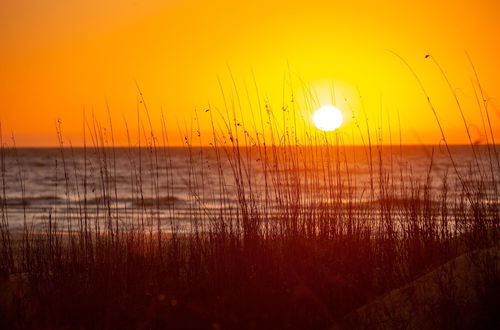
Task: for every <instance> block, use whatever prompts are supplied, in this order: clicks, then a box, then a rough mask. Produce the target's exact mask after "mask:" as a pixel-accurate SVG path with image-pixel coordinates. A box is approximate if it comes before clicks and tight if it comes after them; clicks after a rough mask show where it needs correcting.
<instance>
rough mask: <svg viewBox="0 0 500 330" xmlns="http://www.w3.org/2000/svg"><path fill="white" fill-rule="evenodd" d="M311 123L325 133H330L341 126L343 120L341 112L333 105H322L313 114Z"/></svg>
mask: <svg viewBox="0 0 500 330" xmlns="http://www.w3.org/2000/svg"><path fill="white" fill-rule="evenodd" d="M312 121H313V123H314V126H316V128H318V129H320V130H322V131H325V132H331V131H334V130H336V129H337V128H339V127H340V126H341V125H342V122H343V121H344V118H343V116H342V111H340V110H339V109H337V108H335V107H334V106H333V105H324V106H322V107H321V108H319V109H318V110H316V111H315V112H314V113H313V115H312Z"/></svg>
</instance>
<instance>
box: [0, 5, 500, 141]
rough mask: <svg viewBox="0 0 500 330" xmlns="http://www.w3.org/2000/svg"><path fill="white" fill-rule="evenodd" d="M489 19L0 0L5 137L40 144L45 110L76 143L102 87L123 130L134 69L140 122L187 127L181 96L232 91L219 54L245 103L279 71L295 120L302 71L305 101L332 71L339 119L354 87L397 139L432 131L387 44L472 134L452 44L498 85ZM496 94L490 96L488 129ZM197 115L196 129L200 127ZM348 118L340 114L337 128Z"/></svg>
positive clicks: (459, 57)
mask: <svg viewBox="0 0 500 330" xmlns="http://www.w3.org/2000/svg"><path fill="white" fill-rule="evenodd" d="M499 31H500V2H499V1H497V0H478V1H464V0H455V1H436V0H433V1H428V0H421V1H412V2H411V3H410V2H409V1H401V0H400V1H394V0H386V1H380V0H377V1H375V0H352V1H342V2H341V1H334V0H328V1H326V0H325V1H320V0H308V1H296V0H286V1H285V0H279V1H272V3H271V1H264V0H254V1H249V2H244V1H225V0H224V1H221V0H211V1H208V0H170V1H160V0H149V1H147V0H72V1H59V0H2V1H1V2H0V50H1V51H0V78H1V80H0V93H1V97H0V120H1V122H2V127H3V133H4V135H7V134H10V133H11V132H13V133H14V134H15V136H16V142H17V144H18V145H24V146H42V145H54V144H56V142H57V140H56V134H55V129H54V121H55V120H56V119H57V118H61V119H62V123H63V130H64V135H65V136H66V137H68V138H69V139H71V140H72V141H73V143H74V144H78V143H80V142H81V130H82V111H83V109H84V108H85V109H86V111H87V113H90V112H91V111H92V110H93V111H94V112H95V114H96V116H97V117H99V118H105V116H106V110H105V109H106V105H105V104H106V100H107V102H108V103H109V106H110V108H111V112H112V115H113V117H114V118H115V120H116V121H117V124H116V127H115V130H116V131H117V134H118V135H120V136H122V137H123V136H124V133H123V129H122V128H121V127H122V126H123V125H121V122H122V121H123V118H125V119H127V120H128V121H132V122H133V121H134V120H135V117H136V101H137V97H138V93H137V89H136V85H135V82H137V83H138V85H139V86H140V87H141V89H142V91H143V93H144V96H145V98H146V100H147V103H148V105H149V108H150V111H151V116H152V118H153V125H155V126H159V124H158V123H159V118H160V115H159V113H160V109H164V110H165V112H166V114H167V118H168V121H169V123H168V125H169V127H170V128H171V132H170V133H171V135H172V137H173V139H174V140H175V139H177V140H179V138H178V126H181V127H186V126H185V124H184V123H189V122H190V118H191V117H192V113H193V111H194V109H199V110H201V111H203V110H204V109H206V108H207V106H208V104H211V105H212V106H215V107H219V108H222V107H223V101H222V99H221V92H220V88H219V85H218V81H217V79H218V78H217V77H219V78H220V80H221V83H222V85H223V86H224V88H225V89H226V90H227V93H228V95H227V96H228V97H230V96H231V95H235V94H234V92H231V91H230V89H231V88H232V82H231V78H230V75H229V73H228V65H229V67H230V68H231V71H232V73H233V75H234V77H235V80H236V84H237V85H238V90H240V91H242V93H243V91H244V90H245V86H247V87H248V86H251V87H252V88H250V94H251V95H252V96H251V97H250V99H251V101H252V102H254V103H256V98H255V95H256V94H257V93H256V92H255V89H253V86H254V84H253V78H252V77H253V75H252V71H253V73H254V75H255V79H256V81H257V84H258V88H259V94H260V96H262V97H266V99H267V100H269V102H270V103H271V104H272V105H273V107H274V108H277V109H279V108H280V107H281V103H282V102H283V101H282V100H283V95H284V94H283V84H284V83H283V82H284V76H285V75H287V76H290V77H292V79H291V80H292V86H293V88H294V90H295V94H296V97H297V100H298V103H297V108H298V109H297V111H299V112H300V113H301V114H303V118H304V120H305V122H304V123H305V125H308V124H309V115H308V114H309V112H310V110H311V109H310V108H311V107H315V106H316V105H310V106H306V105H305V103H304V97H305V96H304V95H303V94H304V93H303V92H302V91H303V90H304V89H303V85H307V86H308V88H310V90H313V91H314V92H315V93H316V94H318V98H319V102H318V103H325V102H329V101H331V97H330V96H331V95H329V93H330V90H331V89H330V87H331V86H332V85H333V86H334V87H335V96H336V98H335V100H336V102H337V106H338V107H339V108H341V109H342V110H343V111H344V112H345V116H346V118H347V119H349V118H350V117H351V113H350V110H349V109H348V108H350V109H352V110H353V111H354V112H355V113H361V112H362V110H361V102H360V98H359V95H361V97H362V100H363V102H362V103H363V104H364V109H365V110H364V111H365V112H366V115H367V116H368V119H369V121H370V123H371V125H373V127H376V126H377V125H380V122H382V128H383V129H384V127H385V126H384V125H386V126H388V125H389V123H390V125H391V127H392V128H393V129H394V127H396V126H397V114H398V113H399V116H400V118H401V127H402V131H403V132H402V133H403V140H404V142H405V143H439V139H440V136H439V132H438V130H437V126H436V123H435V121H434V119H433V117H432V113H431V112H430V110H429V109H428V107H427V106H426V103H425V98H424V97H423V95H422V92H421V90H420V89H419V88H418V85H417V83H416V82H415V80H414V79H413V78H412V76H411V74H410V73H409V71H408V69H407V68H406V67H405V66H404V65H403V64H402V63H401V61H399V60H398V59H397V58H396V57H395V56H394V55H392V54H391V53H390V52H389V51H388V50H391V51H394V52H397V53H398V54H400V55H401V56H402V57H404V58H405V59H406V60H407V61H408V62H409V63H410V64H411V66H412V67H413V68H414V70H415V71H416V72H417V74H418V75H419V76H420V78H421V79H422V82H423V83H424V85H425V87H426V88H427V90H428V92H429V94H430V96H431V99H432V100H433V102H434V103H435V105H436V108H437V110H438V111H439V115H440V118H441V120H442V123H443V126H444V128H445V131H446V133H447V136H448V139H449V141H450V142H451V143H465V142H467V139H466V135H465V131H464V128H463V123H462V121H461V118H460V114H459V112H458V110H457V108H456V106H455V105H454V100H453V97H452V95H451V93H450V91H449V89H448V88H447V85H446V83H445V81H444V80H443V79H442V76H441V75H440V73H439V70H438V69H437V67H436V66H435V65H434V64H433V62H432V61H431V60H429V59H425V58H424V55H425V54H427V53H431V54H433V56H434V57H435V58H436V59H437V60H438V61H439V63H440V64H441V65H442V66H443V68H444V70H445V71H446V73H447V74H448V76H449V78H450V81H451V82H452V84H453V85H454V87H455V88H456V90H457V95H458V96H459V98H460V100H461V102H463V106H464V111H465V115H466V117H467V120H468V122H469V123H470V125H471V127H472V128H471V133H472V135H473V139H474V140H478V141H483V142H484V137H482V136H481V134H480V132H479V131H478V129H476V128H475V127H481V125H482V124H481V117H480V116H479V111H478V109H477V105H476V103H475V99H474V90H473V88H472V86H471V78H472V77H473V74H472V72H471V69H470V65H469V63H468V61H467V57H466V55H465V51H467V52H468V53H469V54H470V56H471V57H472V59H473V61H474V63H475V65H476V68H477V70H478V72H479V75H480V78H481V82H482V84H483V87H484V88H485V90H486V92H487V94H488V96H489V97H493V98H494V97H499V96H500V79H499V78H498V77H500V33H499ZM288 67H289V68H290V69H288ZM285 85H286V86H287V88H285V89H286V90H287V92H286V93H285V99H288V98H289V93H288V87H289V86H290V83H288V82H287V81H286V82H285ZM243 94H244V93H243ZM300 102H302V103H300ZM497 104H498V102H496V101H492V103H491V106H492V107H491V108H490V110H491V116H492V117H491V118H492V121H493V124H494V129H495V132H496V138H498V140H500V130H499V129H500V125H499V124H498V123H499V122H500V117H499V112H498V106H497ZM319 105H320V104H318V106H319ZM243 108H244V114H243V115H244V116H250V112H249V110H248V109H247V106H246V105H245V104H243ZM201 115H202V116H203V114H201ZM381 115H382V119H380V118H381V117H380V116H381ZM205 117H206V116H205ZM205 117H202V118H201V119H200V122H201V126H202V127H201V129H202V131H204V130H208V129H209V125H208V121H207V120H206V118H205ZM204 118H205V119H204ZM187 125H188V124H187ZM353 125H354V124H353V121H352V120H347V122H346V124H345V125H344V127H343V128H342V129H343V130H345V131H346V132H350V131H352V126H353ZM384 132H388V130H387V129H385V130H384ZM179 141H180V140H179ZM353 141H354V142H355V143H359V141H357V140H356V139H354V140H353ZM174 142H176V143H177V141H174ZM384 142H388V138H387V137H384Z"/></svg>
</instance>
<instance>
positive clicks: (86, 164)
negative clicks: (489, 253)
mask: <svg viewBox="0 0 500 330" xmlns="http://www.w3.org/2000/svg"><path fill="white" fill-rule="evenodd" d="M490 148H492V147H490ZM451 153H452V157H453V160H454V162H455V167H453V165H452V162H451V159H450V156H449V154H448V153H446V152H445V151H444V150H441V149H440V148H439V147H437V146H436V147H415V146H404V147H400V146H394V147H389V146H387V147H383V148H381V149H379V148H377V147H374V148H372V150H368V149H367V148H363V147H340V148H334V147H331V148H325V147H303V148H293V147H289V148H277V149H273V148H267V149H266V150H265V151H264V150H263V148H262V147H261V148H250V147H249V148H241V149H239V151H236V150H235V149H214V148H202V149H187V148H166V149H157V150H148V149H142V150H139V149H129V148H117V149H115V150H112V149H99V150H94V149H87V150H86V151H85V150H83V149H74V150H70V149H64V151H63V153H61V150H60V149H18V150H17V151H13V150H7V151H6V158H5V173H4V176H3V179H4V180H3V181H4V183H3V184H2V186H3V188H4V193H3V194H2V205H3V217H6V218H8V220H9V223H10V226H11V227H12V228H22V226H23V224H24V221H25V220H26V222H27V223H28V224H29V225H31V226H34V228H35V229H36V228H43V227H44V226H46V224H47V221H48V219H49V218H50V219H51V221H52V220H55V219H57V220H59V221H61V222H62V223H64V224H65V225H64V226H66V228H70V227H67V226H68V225H71V226H72V225H73V224H74V223H76V222H77V221H78V219H81V218H82V217H84V218H85V219H86V220H89V221H92V220H98V222H105V221H106V220H109V219H112V220H113V221H115V220H116V221H118V222H120V223H121V224H122V225H130V226H131V227H133V226H134V224H136V223H139V222H141V223H144V222H145V223H146V225H148V224H149V225H151V226H154V227H156V226H158V225H160V226H161V227H162V228H163V230H166V231H171V230H172V229H175V230H179V231H184V232H186V231H187V232H189V231H191V230H193V223H196V225H198V226H201V227H200V228H201V229H200V230H203V228H204V226H205V225H207V224H208V223H210V221H214V220H216V219H222V218H224V219H226V220H227V219H239V218H241V217H245V216H247V217H248V216H250V217H257V218H259V220H260V221H261V223H266V222H269V221H272V219H273V217H277V216H278V215H280V214H282V213H284V212H285V211H284V210H288V211H286V212H288V213H289V212H290V210H294V212H295V213H294V214H295V215H294V216H296V217H304V218H305V217H307V214H311V213H314V212H315V213H324V214H325V215H329V216H332V214H333V213H334V216H336V217H351V218H364V219H365V220H369V219H373V218H380V217H381V214H382V213H383V212H384V208H383V207H381V206H380V205H382V204H384V203H385V202H387V201H388V200H389V201H390V205H391V208H392V210H391V212H393V214H397V213H398V211H401V209H400V208H399V207H398V205H402V204H405V203H408V202H409V200H408V198H409V197H412V196H413V197H414V198H415V199H420V198H428V200H429V201H428V204H430V205H432V204H433V203H435V204H436V207H438V205H439V203H442V201H443V198H445V200H446V202H449V203H453V202H456V200H457V199H460V198H463V197H464V196H463V191H464V189H463V187H464V186H466V187H468V188H467V189H470V191H475V189H480V190H481V191H483V192H484V195H483V196H482V202H483V203H491V204H496V203H498V196H497V194H495V193H494V189H495V185H497V184H498V182H495V183H494V182H493V180H498V179H497V178H496V177H495V175H494V173H498V169H497V168H496V163H495V162H491V161H490V159H491V158H490V156H491V149H490V150H488V147H487V146H476V153H477V155H478V157H477V158H475V157H474V155H473V153H472V151H471V147H470V146H452V147H451ZM238 154H239V157H236V155H238ZM492 166H495V168H494V169H493V168H492ZM457 172H458V173H459V174H460V179H458V176H457ZM492 173H493V175H492ZM444 185H446V187H447V189H443V187H444ZM477 185H480V187H477ZM415 192H417V195H416V196H415ZM444 192H446V196H444V197H443V193H444ZM426 194H427V195H426ZM426 196H427V197H426ZM429 196H430V197H429ZM410 202H411V201H410ZM385 204H387V203H385ZM360 210H361V211H360ZM363 210H364V211H363ZM332 212H333V213H332Z"/></svg>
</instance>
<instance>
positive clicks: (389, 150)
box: [0, 62, 500, 329]
mask: <svg viewBox="0 0 500 330" xmlns="http://www.w3.org/2000/svg"><path fill="white" fill-rule="evenodd" d="M436 64H437V62H436ZM438 67H439V66H438ZM439 68H440V70H442V69H441V67H439ZM443 74H444V71H443ZM415 77H417V79H418V76H417V75H416V74H415ZM445 78H446V76H445ZM446 80H447V78H446ZM232 82H233V85H232V86H231V87H230V88H229V89H230V93H227V91H226V90H225V89H224V88H223V86H222V84H221V90H222V94H223V97H224V103H225V106H224V107H223V108H222V109H217V108H215V107H211V108H209V109H206V110H205V111H203V112H202V113H195V115H194V117H195V120H193V123H194V124H193V125H192V127H189V128H187V129H184V130H182V129H180V132H181V134H182V139H183V141H184V143H185V146H184V147H169V143H170V141H169V138H168V134H167V132H168V131H169V130H172V127H167V123H168V122H169V120H168V117H167V115H165V114H162V116H161V118H162V120H161V130H160V132H159V133H156V132H155V131H154V129H153V124H152V121H151V119H150V115H149V109H148V107H147V104H146V100H145V98H144V97H143V94H142V92H141V91H140V90H139V100H140V105H141V109H140V110H139V111H138V115H137V122H136V123H135V124H134V125H129V123H125V126H126V130H127V137H128V147H117V146H115V136H114V134H115V133H114V129H113V126H116V125H114V124H116V123H114V122H113V120H112V119H111V115H109V120H108V122H107V123H102V122H99V121H98V120H96V119H95V118H94V117H93V116H91V118H89V117H88V116H87V117H86V118H84V125H85V128H84V146H83V147H81V148H74V147H72V146H71V145H68V144H67V142H66V141H65V140H64V138H63V133H62V127H61V125H60V123H58V124H57V125H56V126H57V137H58V141H59V146H60V147H59V148H58V150H57V153H58V155H57V156H56V157H55V159H56V160H55V162H54V166H53V173H52V174H49V173H47V175H48V176H51V177H52V180H51V182H53V183H54V185H53V186H51V189H53V195H54V201H53V202H54V205H56V204H57V203H58V202H60V201H58V200H57V198H58V197H57V196H60V194H62V195H64V196H65V198H64V199H63V200H64V201H63V205H57V207H55V206H54V207H52V208H50V209H49V210H48V211H46V214H45V216H44V217H42V218H35V219H33V218H30V214H29V207H30V204H29V201H28V200H27V198H26V196H27V186H26V181H25V175H26V172H25V171H26V167H25V165H24V164H23V153H27V152H29V150H25V149H22V148H21V149H19V148H16V147H15V145H13V143H6V142H5V141H3V140H2V141H0V144H1V148H0V163H1V181H2V198H1V214H2V219H1V226H0V235H1V245H0V247H1V250H0V251H1V252H0V254H1V258H0V272H1V274H2V276H3V277H4V280H3V284H2V285H3V287H4V289H5V291H4V292H5V294H4V297H3V299H2V300H3V303H2V316H3V320H2V322H3V324H4V325H6V326H8V327H11V328H19V329H24V328H63V327H66V328H77V327H78V328H81V327H83V328H89V329H94V328H96V329H101V328H120V329H123V328H130V329H142V328H144V329H146V328H147V329H151V328H173V329H192V328H213V329H220V328H273V329H274V328H303V329H311V328H328V327H330V326H332V325H334V324H336V325H337V326H340V327H341V326H345V327H348V328H350V327H363V326H364V327H368V328H371V327H373V328H376V327H381V328H383V327H384V324H385V326H386V325H387V323H383V324H382V325H380V324H378V323H375V322H378V321H377V320H378V319H377V318H376V317H371V318H369V317H367V316H364V317H363V318H362V317H361V316H359V315H361V314H359V315H358V314H355V311H356V310H357V309H358V308H360V307H362V306H365V305H366V304H368V303H370V302H372V301H374V299H375V298H377V297H381V296H384V295H386V294H387V293H389V292H391V290H394V289H397V288H400V287H402V286H404V285H408V284H409V283H412V282H413V281H414V280H415V279H417V278H419V277H421V276H422V275H425V274H427V273H429V272H430V271H432V270H434V269H436V268H437V267H439V266H442V265H445V266H443V267H445V268H444V269H446V272H445V274H448V276H449V281H448V282H446V281H441V282H440V283H441V284H442V285H440V286H438V287H439V288H440V290H441V291H439V292H436V295H437V296H439V297H442V301H443V302H442V305H440V306H441V307H443V306H444V307H445V308H444V309H443V310H442V311H440V313H439V317H436V319H435V320H434V323H433V324H434V325H436V327H442V328H445V327H446V325H451V326H456V327H459V326H463V327H470V328H473V327H474V326H485V325H488V324H490V322H494V321H495V319H494V318H492V315H493V313H494V311H493V310H492V306H491V305H492V304H493V302H492V301H494V300H495V299H494V297H495V295H497V294H498V278H499V277H498V262H497V254H496V252H492V253H489V254H487V255H486V256H485V254H484V253H483V252H481V251H492V250H491V249H492V248H496V247H498V234H499V210H498V175H499V174H500V173H499V169H500V167H499V158H498V153H497V151H496V150H497V147H496V145H495V140H494V139H495V137H494V134H493V129H492V123H491V120H490V116H489V109H488V102H487V100H485V99H484V96H483V95H482V93H483V92H482V86H481V85H480V84H479V79H477V81H476V82H475V87H476V88H477V91H479V92H478V94H476V96H477V106H478V111H481V114H482V116H483V115H484V117H482V118H486V120H484V121H483V124H484V126H483V130H484V135H485V136H486V137H487V138H486V145H485V146H475V145H474V143H473V141H472V140H470V142H471V143H470V146H465V147H463V148H471V150H472V151H473V160H472V161H471V162H469V163H468V164H459V162H458V161H457V160H456V158H454V157H455V156H454V154H453V153H454V152H455V151H456V150H457V149H456V148H454V147H452V146H449V144H448V143H447V142H446V135H445V132H444V130H443V129H442V127H441V126H440V124H439V116H438V115H437V113H438V112H437V109H435V108H434V106H433V104H432V102H431V100H430V98H429V96H428V95H427V94H426V92H425V88H424V87H423V85H422V83H421V82H419V84H420V86H421V88H422V90H423V92H424V93H425V97H426V98H427V101H428V105H429V106H430V109H431V111H433V113H434V114H435V115H436V117H435V118H436V120H437V124H438V125H439V128H440V131H441V134H442V139H443V141H444V143H445V150H444V156H446V157H448V158H449V159H450V160H451V162H450V164H451V168H450V170H448V169H445V170H444V171H435V166H436V164H435V161H436V158H438V157H443V151H442V150H438V149H437V147H435V148H431V149H430V152H429V159H428V164H427V167H426V170H425V171H424V172H418V171H416V170H415V169H414V168H413V167H412V160H411V159H409V158H408V156H407V154H405V151H403V149H404V150H409V149H411V148H414V149H417V148H419V147H418V146H415V147H403V146H402V144H401V142H400V145H399V146H398V145H383V144H382V141H381V138H378V137H374V136H373V132H370V129H369V128H368V125H367V126H366V129H362V128H361V127H362V126H363V123H362V121H363V120H367V118H355V119H354V120H355V121H356V123H357V124H356V127H357V129H358V130H359V132H358V133H359V134H360V135H361V136H362V141H365V142H366V143H365V144H364V145H361V146H352V145H350V144H349V141H346V140H345V136H343V135H342V134H336V133H333V134H327V133H323V132H319V131H314V130H311V129H310V128H309V127H308V126H307V125H306V124H305V123H304V119H303V118H301V117H300V115H299V113H298V111H297V110H296V108H297V105H296V104H295V100H294V97H293V95H294V91H293V90H290V91H289V94H290V100H289V101H288V102H284V104H283V105H282V106H281V107H279V108H277V109H274V108H273V107H272V106H271V105H270V104H269V103H267V102H265V101H264V100H263V99H262V98H261V97H260V96H259V97H258V98H257V102H253V103H252V102H248V104H245V101H243V97H241V96H240V93H239V89H238V88H237V86H236V83H235V82H234V79H232ZM448 83H449V82H448ZM450 88H451V85H450ZM255 89H256V90H257V91H258V88H257V87H256V88H255ZM451 90H452V91H453V88H451ZM246 92H247V94H248V91H246ZM228 95H232V96H228ZM454 97H455V99H456V100H457V105H458V107H459V111H460V113H462V109H461V107H460V103H459V101H458V99H457V98H456V95H454ZM255 103H257V104H255ZM313 103H314V102H313V98H311V100H310V101H309V103H308V105H307V106H308V107H310V108H312V107H313V106H314V104H313ZM244 108H249V109H250V110H251V112H252V118H253V119H252V120H251V121H250V122H245V121H244V117H243V115H242V114H243V109H244ZM108 113H110V112H109V111H108ZM202 116H204V117H203V118H204V119H203V120H209V121H210V122H211V127H212V132H211V135H210V136H209V137H208V139H209V141H210V143H209V146H205V144H204V142H203V141H207V137H205V136H204V135H203V132H201V131H200V127H199V126H198V124H196V123H197V122H199V120H202V119H200V118H201V117H202ZM462 118H463V119H464V124H465V127H466V128H467V127H468V126H467V123H466V121H465V117H462ZM219 123H222V124H219ZM132 126H135V128H132ZM132 130H134V134H133V133H132ZM133 135H135V136H136V138H135V139H134V138H132V136H133ZM0 136H2V134H0ZM469 136H470V135H469ZM373 141H376V143H373ZM405 148H406V149H405ZM422 148H423V147H422ZM457 148H458V147H457ZM438 154H439V155H438ZM183 161H185V162H187V164H186V166H179V162H183ZM8 164H15V166H10V167H9V166H8ZM123 169H126V171H125V173H127V175H126V176H124V175H123V173H124V171H123ZM414 171H415V172H417V173H425V174H423V175H415V173H414ZM436 173H438V174H440V176H439V177H435V174H436ZM180 184H182V187H181V186H179V185H180ZM14 185H15V186H16V187H18V188H17V189H18V191H19V192H20V197H19V202H20V203H21V205H22V207H21V208H22V214H23V226H22V228H21V229H20V230H13V229H12V228H11V225H10V222H9V219H10V216H11V214H12V208H13V207H14V206H13V205H12V201H10V199H9V198H8V196H7V190H8V189H12V187H13V186H14ZM123 186H128V187H129V188H128V190H127V193H126V194H125V195H124V193H123V188H122V187H123ZM179 189H182V190H183V191H186V192H187V193H186V196H185V199H184V200H181V199H179V198H177V197H176V196H177V195H176V192H177V191H178V190H179ZM124 201H125V202H124ZM179 204H182V205H179ZM181 219H183V221H181ZM478 251H479V252H478ZM493 251H496V250H493ZM471 253H472V254H473V255H474V256H476V259H477V263H478V264H481V270H482V272H483V271H484V272H483V273H484V274H486V273H487V275H488V276H486V277H484V278H486V279H487V281H486V280H484V281H482V282H481V283H480V284H481V285H480V284H478V283H479V277H478V279H477V281H478V283H475V285H476V286H478V287H479V286H480V287H481V288H482V289H481V291H478V292H479V293H478V294H477V300H478V301H479V303H478V304H479V306H481V311H482V312H481V313H480V312H477V313H476V314H475V315H474V317H473V318H472V319H468V320H467V322H465V321H464V322H462V323H460V322H461V321H463V320H462V319H461V318H460V317H455V318H454V319H453V318H450V317H448V316H450V315H455V314H456V313H460V312H461V311H462V312H463V311H464V310H466V309H467V308H469V307H470V304H469V303H468V302H467V301H462V300H457V299H458V298H457V299H453V298H450V299H448V300H445V298H446V293H449V292H451V291H450V290H452V288H451V286H452V284H453V283H454V282H453V277H454V276H455V275H453V274H455V273H454V270H455V269H456V268H457V267H458V266H456V265H455V264H454V263H451V264H449V262H450V260H455V258H457V257H459V256H461V255H462V256H463V255H469V254H471ZM474 253H475V254H474ZM478 253H479V254H478ZM478 255H480V256H481V257H480V258H479V257H477V256H478ZM446 267H447V268H446ZM480 278H483V277H480ZM446 283H448V285H445V284H446ZM492 297H493V298H492ZM393 308H395V309H397V308H398V306H393ZM422 308H423V307H422ZM379 312H380V314H381V315H382V314H384V311H383V310H381V309H380V310H379ZM389 314H390V313H389ZM356 315H358V316H357V318H356ZM391 315H392V314H391ZM380 317H382V316H380ZM452 320H455V321H452ZM457 320H458V321H457ZM391 321H392V322H394V323H392V326H393V327H396V326H397V327H401V328H404V327H405V324H407V322H408V320H394V319H391ZM370 322H372V323H370ZM440 322H441V323H440ZM443 322H444V323H443ZM453 322H455V323H453Z"/></svg>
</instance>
